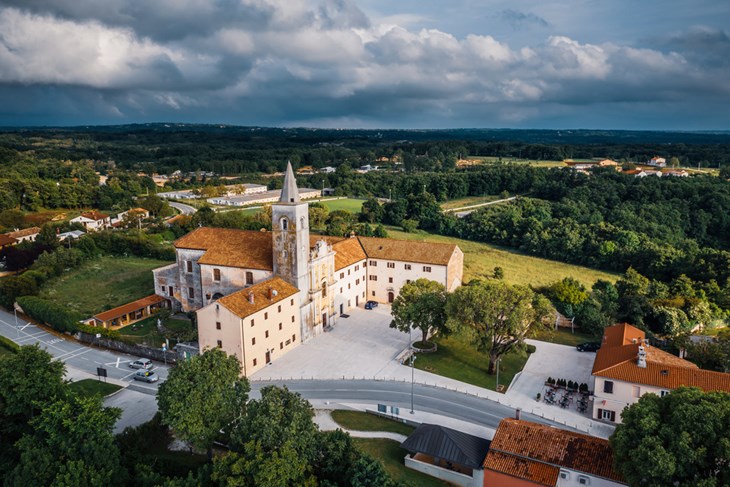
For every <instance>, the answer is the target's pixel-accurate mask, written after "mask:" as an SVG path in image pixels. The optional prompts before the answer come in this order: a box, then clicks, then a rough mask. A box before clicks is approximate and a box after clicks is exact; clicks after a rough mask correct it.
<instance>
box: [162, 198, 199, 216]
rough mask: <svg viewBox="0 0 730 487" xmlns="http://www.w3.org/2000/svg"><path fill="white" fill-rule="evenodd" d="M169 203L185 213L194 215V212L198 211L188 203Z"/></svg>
mask: <svg viewBox="0 0 730 487" xmlns="http://www.w3.org/2000/svg"><path fill="white" fill-rule="evenodd" d="M168 203H169V204H170V206H172V207H173V208H175V209H176V210H178V211H179V212H180V213H181V214H183V215H192V214H193V213H195V212H196V211H198V210H196V209H195V208H193V207H192V206H190V205H186V204H184V203H176V202H174V201H168Z"/></svg>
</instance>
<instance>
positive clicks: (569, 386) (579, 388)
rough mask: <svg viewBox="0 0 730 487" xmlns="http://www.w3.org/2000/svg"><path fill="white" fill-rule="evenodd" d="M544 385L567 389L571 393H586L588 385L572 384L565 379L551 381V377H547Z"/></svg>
mask: <svg viewBox="0 0 730 487" xmlns="http://www.w3.org/2000/svg"><path fill="white" fill-rule="evenodd" d="M545 383H546V384H550V385H554V386H558V387H565V388H566V389H569V390H571V391H580V392H588V384H586V383H585V382H583V383H582V384H579V383H578V382H573V381H572V380H568V381H566V380H565V379H553V378H552V377H548V378H547V380H546V381H545Z"/></svg>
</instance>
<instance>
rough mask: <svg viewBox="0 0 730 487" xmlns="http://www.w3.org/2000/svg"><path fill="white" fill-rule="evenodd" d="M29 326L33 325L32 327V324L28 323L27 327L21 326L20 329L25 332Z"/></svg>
mask: <svg viewBox="0 0 730 487" xmlns="http://www.w3.org/2000/svg"><path fill="white" fill-rule="evenodd" d="M29 326H33V325H31V324H30V323H26V324H25V326H21V327H20V331H23V330H25V329H26V328H28V327H29Z"/></svg>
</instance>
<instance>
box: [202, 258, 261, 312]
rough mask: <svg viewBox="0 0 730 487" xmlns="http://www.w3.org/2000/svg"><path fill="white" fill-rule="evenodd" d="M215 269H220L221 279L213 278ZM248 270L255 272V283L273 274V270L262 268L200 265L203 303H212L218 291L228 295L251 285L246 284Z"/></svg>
mask: <svg viewBox="0 0 730 487" xmlns="http://www.w3.org/2000/svg"><path fill="white" fill-rule="evenodd" d="M214 269H220V271H221V280H220V281H215V280H214V279H213V277H214V273H213V270H214ZM246 272H251V273H253V284H257V283H259V282H261V281H264V280H266V279H269V278H270V277H272V276H273V272H271V271H267V270H262V269H243V268H239V267H226V266H220V265H209V264H202V265H201V266H200V279H201V282H202V289H203V305H207V304H209V303H212V302H213V295H215V294H216V293H220V294H222V295H224V296H227V295H229V294H231V293H234V292H236V291H238V290H240V289H243V288H245V287H248V286H251V284H246ZM208 295H210V298H208Z"/></svg>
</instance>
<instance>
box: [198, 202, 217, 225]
mask: <svg viewBox="0 0 730 487" xmlns="http://www.w3.org/2000/svg"><path fill="white" fill-rule="evenodd" d="M192 218H193V219H192V225H193V227H209V226H211V225H212V224H213V220H214V219H215V211H214V210H213V208H211V207H210V206H203V207H202V208H200V209H199V210H198V211H196V212H195V214H194V215H193V217H192Z"/></svg>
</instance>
